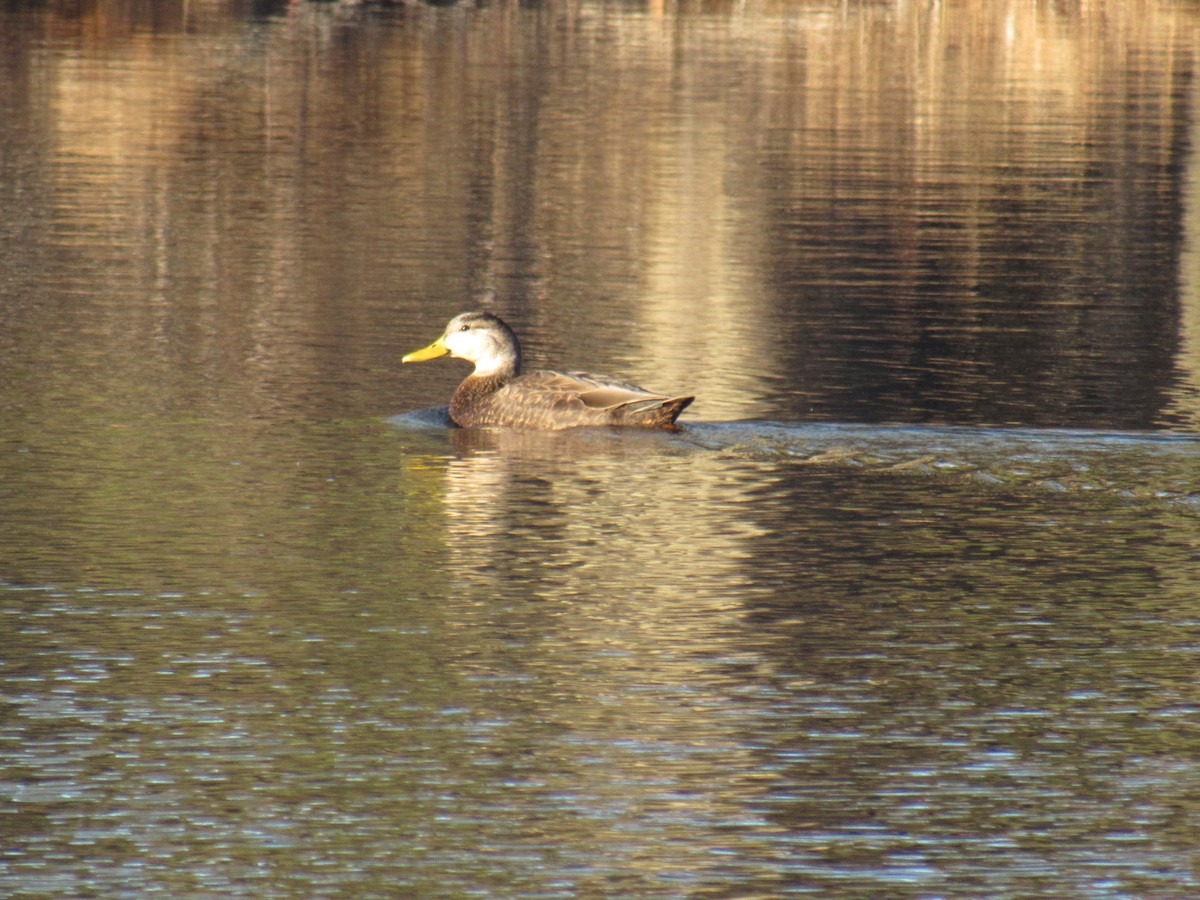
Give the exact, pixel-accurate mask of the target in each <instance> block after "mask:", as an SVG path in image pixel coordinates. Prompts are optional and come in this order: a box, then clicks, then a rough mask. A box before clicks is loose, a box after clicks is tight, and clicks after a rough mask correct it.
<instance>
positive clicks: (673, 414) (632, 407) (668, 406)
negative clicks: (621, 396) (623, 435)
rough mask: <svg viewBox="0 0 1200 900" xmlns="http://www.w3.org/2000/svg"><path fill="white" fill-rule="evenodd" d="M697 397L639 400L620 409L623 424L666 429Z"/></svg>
mask: <svg viewBox="0 0 1200 900" xmlns="http://www.w3.org/2000/svg"><path fill="white" fill-rule="evenodd" d="M695 399H696V398H695V397H666V398H662V397H658V398H655V399H653V400H638V401H634V402H633V403H627V404H625V405H624V406H623V407H621V408H620V410H619V411H620V413H621V419H622V420H623V422H622V424H626V425H641V426H644V427H646V428H665V427H668V426H671V425H674V424H675V420H676V419H678V418H679V414H680V413H681V412H683V411H684V410H685V409H687V408H688V406H689V405H690V404H691V402H692V401H693V400H695Z"/></svg>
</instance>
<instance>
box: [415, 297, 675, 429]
mask: <svg viewBox="0 0 1200 900" xmlns="http://www.w3.org/2000/svg"><path fill="white" fill-rule="evenodd" d="M447 353H450V354H452V355H454V356H457V357H459V358H461V359H467V360H470V361H471V362H474V363H475V364H476V368H475V372H474V373H473V374H471V375H470V376H468V377H467V379H466V380H465V381H463V383H462V384H460V385H459V386H458V390H456V391H455V392H454V396H453V398H452V399H451V400H450V418H451V420H452V421H453V422H454V423H455V424H456V425H459V426H461V427H463V428H474V427H478V426H487V425H496V426H506V427H510V428H526V429H540V430H560V429H563V428H578V427H581V426H588V425H619V426H636V427H642V428H670V427H673V426H674V423H675V419H676V418H678V417H679V414H680V413H681V412H683V410H684V409H686V408H687V406H688V404H690V403H691V402H692V400H693V399H695V398H694V397H691V396H680V397H671V396H667V395H665V394H656V393H653V392H651V391H646V390H643V389H642V388H640V387H637V386H636V385H632V384H624V383H622V382H617V381H610V380H608V379H602V378H598V377H596V376H594V375H584V374H582V373H577V372H572V373H567V372H551V371H540V372H530V373H528V374H524V375H523V374H521V350H520V345H519V344H518V342H517V337H516V335H515V334H513V332H512V330H511V329H510V328H509V327H508V326H507V325H505V324H504V322H502V321H501V320H500V319H498V318H497V317H496V316H494V315H492V314H491V313H463V314H462V315H459V316H456V317H455V318H454V319H452V320H451V321H450V324H449V325H447V326H446V331H445V333H444V334H443V335H442V336H441V337H440V338H438V340H436V341H434V342H433V343H432V344H430V345H429V346H428V347H426V348H425V349H423V350H418V351H416V352H414V353H410V354H409V355H408V356H406V357H404V362H419V361H421V360H425V359H433V358H435V357H437V356H444V355H446V354H447Z"/></svg>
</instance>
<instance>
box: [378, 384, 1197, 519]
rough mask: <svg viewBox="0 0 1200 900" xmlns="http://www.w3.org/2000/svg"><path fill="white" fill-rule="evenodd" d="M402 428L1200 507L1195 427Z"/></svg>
mask: <svg viewBox="0 0 1200 900" xmlns="http://www.w3.org/2000/svg"><path fill="white" fill-rule="evenodd" d="M388 421H389V422H390V423H391V424H392V425H394V426H395V427H397V428H401V429H423V430H429V431H437V430H442V429H448V435H449V439H450V442H451V445H452V446H453V448H454V450H455V452H457V453H460V454H469V453H478V452H500V453H506V454H514V455H516V456H518V457H543V458H553V457H563V458H567V457H574V456H578V455H587V454H594V453H616V454H625V453H629V454H637V453H642V452H662V451H664V450H669V451H671V452H680V453H682V452H688V451H695V452H705V451H707V452H711V453H715V454H718V455H720V456H723V457H731V458H744V459H749V460H764V461H772V460H778V461H794V462H797V463H802V464H807V465H813V466H824V467H831V468H851V469H861V470H863V471H865V472H870V473H895V474H907V475H915V476H926V477H929V478H932V479H937V480H941V481H954V482H959V483H966V484H972V483H973V484H977V485H980V486H982V487H988V486H992V487H999V488H1003V487H1011V488H1022V489H1031V490H1040V491H1046V492H1051V493H1067V492H1072V493H1075V492H1079V493H1097V494H1101V495H1103V494H1110V495H1113V496H1117V497H1123V498H1129V499H1142V500H1156V501H1164V502H1168V503H1172V502H1173V503H1178V504H1180V505H1182V506H1184V507H1190V508H1194V509H1197V510H1200V470H1198V468H1197V465H1196V464H1197V462H1198V461H1200V436H1196V435H1190V434H1183V433H1176V432H1132V431H1091V430H1050V429H1006V428H974V427H942V426H914V425H860V424H841V423H826V422H821V423H805V424H788V423H780V422H757V421H742V422H703V423H692V424H688V425H686V426H684V427H682V428H681V429H680V430H679V431H678V432H656V431H640V430H626V429H572V430H569V431H564V432H551V433H546V432H520V431H508V430H503V429H495V430H493V429H485V430H474V429H472V430H463V429H457V428H454V427H453V426H452V425H451V423H450V421H449V418H448V415H447V412H446V408H445V407H436V408H432V409H427V410H420V411H416V412H411V413H404V414H401V415H398V416H395V417H393V418H391V419H389V420H388Z"/></svg>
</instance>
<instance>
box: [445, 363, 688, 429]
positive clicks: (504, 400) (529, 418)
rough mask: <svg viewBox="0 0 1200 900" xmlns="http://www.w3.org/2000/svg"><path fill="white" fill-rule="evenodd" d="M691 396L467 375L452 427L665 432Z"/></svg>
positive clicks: (534, 375) (550, 375)
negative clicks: (610, 428) (612, 427)
mask: <svg viewBox="0 0 1200 900" xmlns="http://www.w3.org/2000/svg"><path fill="white" fill-rule="evenodd" d="M692 400H693V398H692V397H665V396H663V395H661V394H652V393H650V392H649V391H644V390H642V389H641V388H638V387H635V386H633V385H624V384H618V383H614V382H609V381H601V380H599V379H597V378H593V377H591V376H589V375H583V374H579V373H566V372H549V371H545V372H530V373H529V374H528V375H518V376H517V377H515V378H513V379H511V380H509V381H505V380H503V379H500V378H497V377H496V376H483V377H477V376H474V375H472V376H470V377H469V378H467V379H466V380H465V381H464V382H463V383H462V384H460V385H459V386H458V390H456V391H455V392H454V396H453V397H452V398H451V400H450V418H451V419H452V420H453V421H454V423H455V424H456V425H460V426H462V427H463V428H473V427H476V426H481V425H506V426H509V427H512V428H531V429H539V430H558V429H562V428H577V427H579V426H582V425H624V426H640V427H643V428H664V427H668V426H671V425H674V423H675V420H676V419H677V418H678V417H679V414H680V413H681V412H683V411H684V409H686V408H687V406H688V404H689V403H691V402H692Z"/></svg>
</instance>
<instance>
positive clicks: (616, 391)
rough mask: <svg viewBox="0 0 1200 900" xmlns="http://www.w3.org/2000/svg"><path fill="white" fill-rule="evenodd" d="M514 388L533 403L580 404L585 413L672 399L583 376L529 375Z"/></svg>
mask: <svg viewBox="0 0 1200 900" xmlns="http://www.w3.org/2000/svg"><path fill="white" fill-rule="evenodd" d="M512 387H520V388H521V389H522V390H524V391H526V392H527V394H528V395H529V397H530V398H531V399H533V398H535V397H536V398H538V399H539V400H541V401H542V402H547V403H551V404H552V405H554V406H562V405H567V406H571V405H575V404H578V405H579V406H580V407H581V408H583V409H589V410H597V411H602V410H613V409H616V408H617V407H621V406H628V405H630V404H643V403H645V404H659V403H662V402H663V401H664V400H669V399H670V397H668V396H667V395H666V394H656V393H654V392H652V391H647V390H646V389H645V388H640V387H638V386H637V385H636V384H628V383H626V382H622V381H616V380H613V379H610V378H603V377H601V376H599V375H587V374H584V373H583V372H551V371H543V372H530V373H529V374H528V375H522V376H521V377H520V378H518V379H517V380H516V382H514V383H513V384H512Z"/></svg>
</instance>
